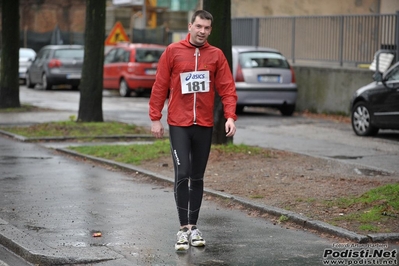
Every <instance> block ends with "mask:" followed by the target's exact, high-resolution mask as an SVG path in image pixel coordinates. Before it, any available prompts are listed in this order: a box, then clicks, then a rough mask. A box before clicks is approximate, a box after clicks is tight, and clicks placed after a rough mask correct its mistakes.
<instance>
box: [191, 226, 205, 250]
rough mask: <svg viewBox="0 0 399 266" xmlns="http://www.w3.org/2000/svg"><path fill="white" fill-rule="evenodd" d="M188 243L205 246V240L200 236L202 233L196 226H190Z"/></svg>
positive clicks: (194, 245)
mask: <svg viewBox="0 0 399 266" xmlns="http://www.w3.org/2000/svg"><path fill="white" fill-rule="evenodd" d="M190 244H191V246H193V247H203V246H205V240H204V239H203V238H202V233H201V232H200V230H198V228H197V227H196V226H193V227H191V234H190Z"/></svg>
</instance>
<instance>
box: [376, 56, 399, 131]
mask: <svg viewBox="0 0 399 266" xmlns="http://www.w3.org/2000/svg"><path fill="white" fill-rule="evenodd" d="M384 80H385V86H384V88H381V89H380V90H379V92H378V93H375V94H374V95H373V96H372V97H373V99H372V101H373V103H374V105H375V108H374V116H375V118H376V120H378V124H380V125H382V126H389V127H392V125H395V127H396V128H399V64H397V65H396V66H394V67H393V68H391V69H390V70H389V73H387V74H386V75H385V77H384Z"/></svg>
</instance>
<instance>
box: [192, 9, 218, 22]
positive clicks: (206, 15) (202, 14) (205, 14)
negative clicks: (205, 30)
mask: <svg viewBox="0 0 399 266" xmlns="http://www.w3.org/2000/svg"><path fill="white" fill-rule="evenodd" d="M196 17H200V18H201V19H207V20H210V21H211V25H212V22H213V16H212V14H211V13H209V12H208V11H206V10H197V11H195V12H194V14H193V16H192V17H191V23H194V21H195V18H196Z"/></svg>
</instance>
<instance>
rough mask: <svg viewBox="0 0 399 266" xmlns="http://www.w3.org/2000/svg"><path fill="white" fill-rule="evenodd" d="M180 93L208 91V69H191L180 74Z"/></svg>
mask: <svg viewBox="0 0 399 266" xmlns="http://www.w3.org/2000/svg"><path fill="white" fill-rule="evenodd" d="M180 82H181V93H182V94H188V93H194V92H209V83H210V80H209V71H193V72H185V73H181V74H180Z"/></svg>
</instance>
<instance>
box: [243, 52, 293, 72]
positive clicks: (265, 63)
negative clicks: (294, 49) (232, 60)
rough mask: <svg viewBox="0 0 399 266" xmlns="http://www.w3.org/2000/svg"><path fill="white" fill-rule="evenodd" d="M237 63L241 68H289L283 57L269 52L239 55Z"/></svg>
mask: <svg viewBox="0 0 399 266" xmlns="http://www.w3.org/2000/svg"><path fill="white" fill-rule="evenodd" d="M239 62H240V65H241V67H242V68H260V67H272V68H288V69H289V68H290V67H289V64H288V62H287V60H286V59H285V57H284V56H282V55H281V54H278V53H271V52H261V51H256V52H244V53H240V55H239Z"/></svg>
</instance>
